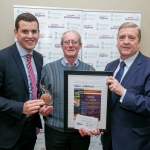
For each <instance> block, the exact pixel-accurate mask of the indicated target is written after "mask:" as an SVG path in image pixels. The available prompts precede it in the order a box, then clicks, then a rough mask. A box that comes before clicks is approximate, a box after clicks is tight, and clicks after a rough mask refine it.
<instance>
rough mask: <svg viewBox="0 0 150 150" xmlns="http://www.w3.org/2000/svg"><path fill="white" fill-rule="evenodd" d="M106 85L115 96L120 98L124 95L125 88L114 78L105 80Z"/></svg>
mask: <svg viewBox="0 0 150 150" xmlns="http://www.w3.org/2000/svg"><path fill="white" fill-rule="evenodd" d="M106 84H107V86H108V87H109V89H110V90H111V91H112V92H114V93H116V94H117V95H120V96H122V95H123V94H124V91H125V88H124V87H123V86H122V85H121V84H120V83H119V82H118V80H116V79H115V78H114V77H112V76H110V77H108V78H107V80H106Z"/></svg>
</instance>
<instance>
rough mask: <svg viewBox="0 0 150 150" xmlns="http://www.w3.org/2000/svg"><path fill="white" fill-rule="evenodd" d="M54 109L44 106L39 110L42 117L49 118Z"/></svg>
mask: <svg viewBox="0 0 150 150" xmlns="http://www.w3.org/2000/svg"><path fill="white" fill-rule="evenodd" d="M53 109H54V108H53V106H46V105H44V106H43V107H41V108H40V109H39V113H40V114H41V115H42V116H48V115H49V114H51V113H52V111H53Z"/></svg>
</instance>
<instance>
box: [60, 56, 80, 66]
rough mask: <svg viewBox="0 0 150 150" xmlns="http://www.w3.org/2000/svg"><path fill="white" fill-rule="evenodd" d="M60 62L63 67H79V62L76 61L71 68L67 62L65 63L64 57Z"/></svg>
mask: <svg viewBox="0 0 150 150" xmlns="http://www.w3.org/2000/svg"><path fill="white" fill-rule="evenodd" d="M61 62H62V64H63V65H64V66H68V65H69V66H70V67H76V66H78V65H79V60H78V59H76V61H75V62H74V64H73V65H72V66H71V65H70V64H69V62H68V61H67V59H66V58H65V57H63V58H62V60H61Z"/></svg>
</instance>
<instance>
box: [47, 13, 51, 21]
mask: <svg viewBox="0 0 150 150" xmlns="http://www.w3.org/2000/svg"><path fill="white" fill-rule="evenodd" d="M47 13H48V16H47V18H48V19H51V11H48V12H47Z"/></svg>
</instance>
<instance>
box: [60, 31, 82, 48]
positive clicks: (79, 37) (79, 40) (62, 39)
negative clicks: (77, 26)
mask: <svg viewBox="0 0 150 150" xmlns="http://www.w3.org/2000/svg"><path fill="white" fill-rule="evenodd" d="M68 32H73V33H75V34H76V35H77V36H78V42H79V43H81V36H80V34H79V33H78V32H77V31H76V30H69V31H66V32H64V33H63V35H62V37H61V45H62V44H63V41H64V35H65V34H66V33H68Z"/></svg>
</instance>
